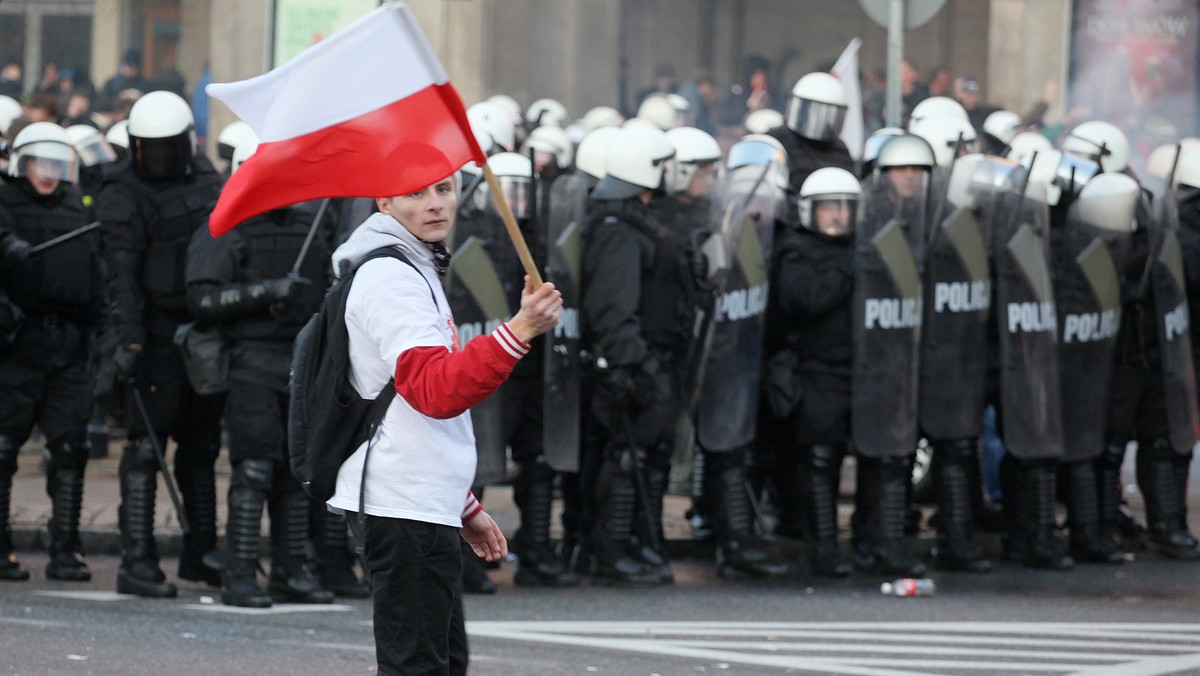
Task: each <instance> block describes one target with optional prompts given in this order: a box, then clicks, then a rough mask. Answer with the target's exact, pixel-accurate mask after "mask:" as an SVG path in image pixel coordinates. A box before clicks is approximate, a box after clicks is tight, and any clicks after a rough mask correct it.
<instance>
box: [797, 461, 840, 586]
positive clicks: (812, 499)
mask: <svg viewBox="0 0 1200 676" xmlns="http://www.w3.org/2000/svg"><path fill="white" fill-rule="evenodd" d="M804 461H805V468H804V470H803V471H804V475H803V481H802V483H803V484H804V485H803V486H802V487H801V491H802V493H803V494H804V497H805V498H806V500H807V501H808V504H807V505H806V506H805V507H806V509H805V510H804V512H805V516H806V518H807V520H808V528H807V531H808V532H807V533H805V537H806V538H807V539H808V542H809V550H808V558H809V561H810V562H811V563H812V572H813V575H822V576H826V577H845V576H847V575H849V574H850V572H851V566H850V562H849V561H848V560H847V559H846V557H844V556H842V552H841V549H840V548H839V547H838V540H837V536H838V522H837V518H838V515H837V498H838V479H837V477H838V468H839V467H840V466H841V464H842V452H841V449H839V448H836V447H834V446H827V445H816V446H810V447H809V448H808V449H806V450H805V451H804Z"/></svg>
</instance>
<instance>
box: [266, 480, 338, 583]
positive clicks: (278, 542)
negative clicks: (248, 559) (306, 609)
mask: <svg viewBox="0 0 1200 676" xmlns="http://www.w3.org/2000/svg"><path fill="white" fill-rule="evenodd" d="M269 505H270V510H271V575H270V578H269V581H268V583H267V593H268V594H270V595H271V599H272V600H274V601H276V602H279V603H285V602H290V603H333V593H332V592H330V591H329V590H328V589H325V588H324V587H322V586H321V584H320V583H319V582H317V581H316V579H314V578H313V577H312V576H311V575H309V573H308V570H307V569H306V567H305V556H304V555H305V549H306V548H307V544H308V542H307V540H308V496H306V495H305V494H304V492H303V491H302V490H301V488H300V483H299V482H298V481H297V480H296V479H295V478H294V477H292V476H291V475H290V473H289V474H288V475H287V476H283V477H277V478H276V480H275V494H274V495H272V496H271V501H270V503H269Z"/></svg>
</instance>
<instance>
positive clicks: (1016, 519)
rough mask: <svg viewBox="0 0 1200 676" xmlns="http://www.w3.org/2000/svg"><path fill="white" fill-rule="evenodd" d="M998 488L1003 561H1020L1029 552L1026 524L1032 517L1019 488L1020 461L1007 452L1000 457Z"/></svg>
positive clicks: (1024, 496)
mask: <svg viewBox="0 0 1200 676" xmlns="http://www.w3.org/2000/svg"><path fill="white" fill-rule="evenodd" d="M999 472H1000V490H1001V491H1002V492H1003V493H1004V504H1003V508H1004V520H1005V522H1006V527H1005V531H1004V534H1003V535H1002V536H1001V539H1002V542H1003V544H1004V549H1003V552H1002V554H1001V556H1002V558H1003V559H1004V560H1005V561H1013V562H1016V563H1021V562H1023V561H1025V557H1026V555H1027V554H1028V552H1029V538H1028V531H1027V530H1026V527H1025V526H1026V524H1028V523H1029V520H1030V519H1031V518H1032V517H1031V516H1030V512H1029V504H1028V503H1027V502H1026V495H1025V492H1024V491H1022V490H1021V468H1020V461H1019V460H1017V459H1016V458H1015V457H1013V456H1012V455H1011V454H1009V453H1005V454H1004V455H1003V456H1001V458H1000V466H999Z"/></svg>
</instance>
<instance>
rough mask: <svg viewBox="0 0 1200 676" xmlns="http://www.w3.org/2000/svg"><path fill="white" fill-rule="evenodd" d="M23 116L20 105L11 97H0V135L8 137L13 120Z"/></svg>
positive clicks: (23, 111) (23, 112)
mask: <svg viewBox="0 0 1200 676" xmlns="http://www.w3.org/2000/svg"><path fill="white" fill-rule="evenodd" d="M24 114H25V110H24V109H23V108H21V104H20V103H17V100H16V99H14V98H12V97H11V96H3V95H0V134H4V135H6V136H7V135H8V128H9V127H11V126H12V123H13V121H14V120H16V119H17V118H18V117H21V116H22V115H24Z"/></svg>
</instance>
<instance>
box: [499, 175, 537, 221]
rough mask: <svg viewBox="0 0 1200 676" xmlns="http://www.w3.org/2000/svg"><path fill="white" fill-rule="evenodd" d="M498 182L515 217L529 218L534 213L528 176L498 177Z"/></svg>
mask: <svg viewBox="0 0 1200 676" xmlns="http://www.w3.org/2000/svg"><path fill="white" fill-rule="evenodd" d="M496 180H497V182H499V183H500V192H501V193H503V194H504V199H505V200H506V201H507V202H508V208H509V209H511V210H512V213H513V216H514V217H516V218H529V216H530V214H531V213H532V208H531V196H532V195H531V190H530V182H529V178H528V177H526V176H497V177H496Z"/></svg>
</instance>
